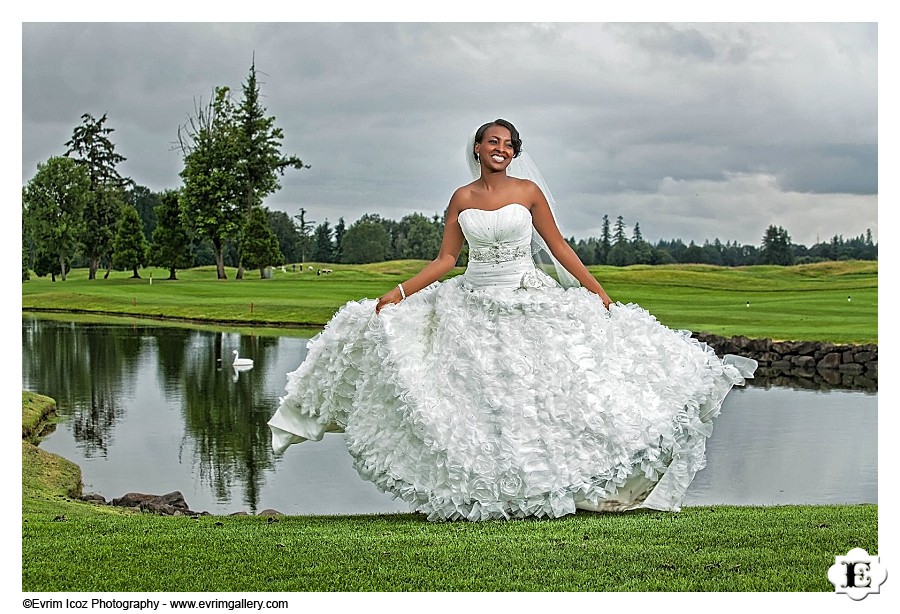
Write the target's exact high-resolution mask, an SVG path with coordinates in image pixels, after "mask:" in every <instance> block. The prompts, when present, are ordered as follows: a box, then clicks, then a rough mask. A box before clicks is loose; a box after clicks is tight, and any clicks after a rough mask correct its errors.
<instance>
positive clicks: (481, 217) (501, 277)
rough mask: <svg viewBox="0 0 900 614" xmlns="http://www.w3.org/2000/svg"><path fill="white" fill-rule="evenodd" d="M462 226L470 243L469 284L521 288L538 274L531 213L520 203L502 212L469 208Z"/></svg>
mask: <svg viewBox="0 0 900 614" xmlns="http://www.w3.org/2000/svg"><path fill="white" fill-rule="evenodd" d="M458 219H459V225H460V227H461V228H462V231H463V235H464V236H465V237H466V242H467V243H468V244H469V266H468V267H467V268H466V273H465V280H466V285H467V286H469V287H470V288H472V289H475V288H484V287H501V288H519V287H522V285H523V283H524V282H523V278H524V277H526V274H529V273H531V272H533V271H534V262H533V260H532V259H531V235H532V225H531V211H529V210H528V208H527V207H525V206H524V205H521V204H519V203H510V204H508V205H505V206H503V207H500V208H499V209H491V210H485V209H465V210H463V211H461V212H460V214H459V218H458Z"/></svg>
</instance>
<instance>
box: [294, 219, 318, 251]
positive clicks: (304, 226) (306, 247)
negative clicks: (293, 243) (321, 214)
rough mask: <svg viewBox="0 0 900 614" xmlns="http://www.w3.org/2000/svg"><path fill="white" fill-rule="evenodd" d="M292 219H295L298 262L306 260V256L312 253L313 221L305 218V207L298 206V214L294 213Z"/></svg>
mask: <svg viewBox="0 0 900 614" xmlns="http://www.w3.org/2000/svg"><path fill="white" fill-rule="evenodd" d="M294 219H296V220H297V222H298V223H297V234H298V235H299V238H298V239H297V244H298V246H299V249H300V262H306V258H307V256H309V255H310V254H312V251H313V238H312V229H313V225H314V224H315V222H313V221H311V220H307V219H306V209H304V208H303V207H300V214H299V215H295V216H294Z"/></svg>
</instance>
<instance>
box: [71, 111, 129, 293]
mask: <svg viewBox="0 0 900 614" xmlns="http://www.w3.org/2000/svg"><path fill="white" fill-rule="evenodd" d="M105 123H106V113H104V114H103V115H102V116H101V117H100V118H99V119H96V118H94V116H93V115H91V114H90V113H85V114H84V115H82V116H81V125H80V126H77V127H76V128H75V130H74V131H73V132H72V138H71V139H70V140H68V141H67V142H66V143H65V146H66V147H67V148H68V149H67V150H66V154H65V155H66V157H70V158H72V159H73V160H75V162H77V163H78V164H80V165H82V166H84V167H85V169H87V171H88V176H89V178H90V199H89V201H88V202H87V204H86V206H85V208H84V224H83V225H82V232H83V236H82V239H81V241H82V244H83V245H84V250H85V255H86V256H87V257H88V279H96V275H97V269H98V268H99V267H100V262H101V260H103V259H106V260H107V261H109V256H110V252H111V251H112V242H113V237H114V235H115V233H116V220H118V218H119V209H120V208H121V207H122V203H123V202H124V200H125V197H124V189H125V188H126V187H127V186H128V185H130V184H131V180H130V179H126V178H124V177H122V176H121V175H120V174H119V171H118V170H117V168H116V167H117V166H118V164H119V163H121V162H124V161H125V159H126V158H125V157H124V156H122V155H120V154H118V153H116V146H115V144H114V143H113V142H112V139H110V135H111V134H112V133H113V132H114V131H115V130H114V129H113V128H109V127H107V126H105V125H104V124H105Z"/></svg>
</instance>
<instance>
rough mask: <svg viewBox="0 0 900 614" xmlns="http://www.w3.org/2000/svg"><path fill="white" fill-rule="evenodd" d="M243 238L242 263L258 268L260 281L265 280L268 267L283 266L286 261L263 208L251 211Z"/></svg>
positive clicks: (255, 208) (254, 208)
mask: <svg viewBox="0 0 900 614" xmlns="http://www.w3.org/2000/svg"><path fill="white" fill-rule="evenodd" d="M241 236H242V238H241V251H240V257H241V261H242V262H244V263H246V265H247V266H248V267H255V268H258V269H259V277H260V279H263V278H265V276H266V267H268V266H272V265H276V264H281V263H282V261H283V260H284V256H283V255H282V254H281V250H279V249H278V239H277V238H275V234H274V233H273V232H272V229H271V228H269V218H268V216H267V215H266V210H265V209H263V208H262V207H253V209H252V210H251V211H250V215H249V217H247V221H246V223H245V224H244V230H243V232H242V233H241Z"/></svg>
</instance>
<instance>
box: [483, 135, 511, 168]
mask: <svg viewBox="0 0 900 614" xmlns="http://www.w3.org/2000/svg"><path fill="white" fill-rule="evenodd" d="M475 153H477V154H478V159H479V161H480V162H481V166H482V167H484V168H487V169H490V170H492V171H501V170H504V169H506V167H507V166H509V163H510V162H512V159H513V154H514V153H515V150H514V148H513V143H512V135H511V134H510V133H509V129H507V128H504V127H503V126H497V125H494V126H490V127H488V129H487V130H485V131H484V134H483V135H482V137H481V142H480V143H475Z"/></svg>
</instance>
